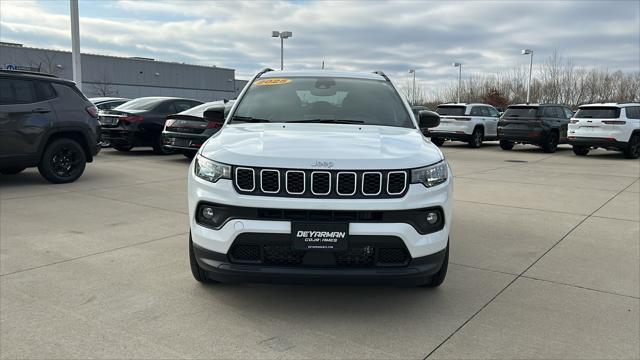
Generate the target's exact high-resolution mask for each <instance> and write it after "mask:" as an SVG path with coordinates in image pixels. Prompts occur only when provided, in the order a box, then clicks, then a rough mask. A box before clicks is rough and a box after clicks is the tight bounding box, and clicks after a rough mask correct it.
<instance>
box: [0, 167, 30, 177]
mask: <svg viewBox="0 0 640 360" xmlns="http://www.w3.org/2000/svg"><path fill="white" fill-rule="evenodd" d="M24 169H26V168H18V167H13V168H4V169H0V174H2V175H16V174H19V173H21V172H22V171H23V170H24Z"/></svg>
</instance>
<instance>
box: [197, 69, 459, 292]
mask: <svg viewBox="0 0 640 360" xmlns="http://www.w3.org/2000/svg"><path fill="white" fill-rule="evenodd" d="M223 114H224V109H223V108H222V107H221V108H220V109H218V108H210V109H209V110H208V111H207V112H205V114H204V116H205V118H207V120H209V121H217V122H224V125H223V126H222V128H221V130H220V131H219V132H217V133H216V134H215V135H213V136H212V137H211V138H210V139H209V140H208V141H207V142H206V143H205V144H204V145H203V146H202V148H201V149H200V150H199V151H198V154H197V155H196V157H195V159H194V161H193V162H192V164H191V166H190V168H189V175H188V176H189V180H188V184H189V189H188V196H189V219H190V227H191V235H190V239H189V255H190V260H191V269H192V272H193V276H194V277H195V279H196V280H198V281H201V282H216V281H223V282H227V281H246V282H272V281H287V282H291V281H309V280H312V281H331V282H336V281H337V282H342V281H347V282H350V281H355V282H374V283H379V282H383V281H391V282H394V283H405V284H409V285H424V286H431V287H433V286H438V285H440V284H441V283H442V281H443V280H444V278H445V275H446V272H447V264H448V259H449V229H450V227H451V216H452V214H451V212H452V201H453V198H452V191H453V184H452V181H453V179H452V176H451V170H450V168H449V166H448V164H447V162H446V161H445V159H444V156H443V154H442V152H441V151H440V150H439V149H438V148H437V147H436V146H434V145H433V144H432V143H430V142H429V141H428V140H427V139H426V138H425V137H424V136H422V133H421V128H426V127H430V126H437V124H438V122H439V117H438V115H437V114H436V113H434V112H430V111H422V112H420V113H419V119H416V118H415V117H414V116H413V114H412V112H411V108H410V107H409V104H408V103H407V102H406V100H404V99H402V98H401V96H400V95H399V94H398V92H397V90H396V88H395V87H394V86H393V84H392V83H391V81H390V80H389V79H388V78H387V76H386V75H384V74H383V73H381V72H378V73H372V74H363V73H350V72H335V71H326V70H323V71H300V72H297V71H295V72H294V71H292V72H289V71H286V72H282V71H272V70H270V69H265V70H263V71H261V72H259V73H258V74H257V75H256V76H255V77H254V78H253V79H252V80H251V81H250V82H249V84H248V85H247V86H246V87H245V89H244V90H243V91H242V93H241V94H240V96H239V97H238V100H237V101H236V103H235V104H234V106H233V107H232V109H231V110H230V112H229V114H228V116H227V117H226V119H224V115H223Z"/></svg>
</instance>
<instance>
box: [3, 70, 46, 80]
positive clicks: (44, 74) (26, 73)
mask: <svg viewBox="0 0 640 360" xmlns="http://www.w3.org/2000/svg"><path fill="white" fill-rule="evenodd" d="M0 72H3V73H5V74H25V75H38V76H46V77H52V78H58V77H57V76H55V75H53V74H47V73H43V72H37V71H26V70H7V69H0Z"/></svg>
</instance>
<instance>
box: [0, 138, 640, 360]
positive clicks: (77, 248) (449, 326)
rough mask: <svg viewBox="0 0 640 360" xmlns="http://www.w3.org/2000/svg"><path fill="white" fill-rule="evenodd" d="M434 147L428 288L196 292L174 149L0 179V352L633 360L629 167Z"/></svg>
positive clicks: (635, 284) (632, 171)
mask: <svg viewBox="0 0 640 360" xmlns="http://www.w3.org/2000/svg"><path fill="white" fill-rule="evenodd" d="M443 151H444V152H445V154H446V156H447V159H448V160H449V162H450V164H451V166H452V168H453V171H454V174H455V189H454V193H455V194H454V198H455V205H454V219H453V229H452V232H451V246H452V247H451V259H450V260H451V264H450V267H449V274H448V276H447V279H446V281H445V283H444V284H443V285H442V286H441V287H440V288H438V289H423V288H398V287H392V286H384V287H380V286H328V285H322V286H321V285H313V284H310V285H258V284H218V285H211V286H209V285H206V286H204V285H201V284H199V283H197V282H196V281H194V280H193V278H192V276H191V273H190V270H189V263H188V257H187V241H188V232H189V227H188V219H187V209H186V204H187V203H186V199H187V196H186V171H187V167H188V165H189V161H188V160H187V159H186V158H184V157H182V156H181V155H174V156H164V157H163V156H157V155H153V154H152V153H151V151H150V150H146V149H141V150H136V151H132V152H130V153H120V152H117V151H115V150H111V149H107V150H104V151H103V152H101V153H100V155H99V156H98V157H97V158H96V160H95V162H94V163H92V164H88V165H87V169H86V172H85V174H84V175H83V176H82V177H81V178H80V179H79V180H78V181H76V182H75V183H73V184H66V185H52V184H49V183H47V182H46V181H45V180H44V179H42V178H41V177H40V176H39V174H38V172H37V170H36V169H29V170H26V171H25V172H24V173H22V174H20V175H16V176H0V358H3V359H13V358H47V359H53V358H64V359H72V358H109V359H114V358H223V359H248V358H251V359H256V358H264V359H271V358H283V359H301V358H305V359H306V358H309V359H329V358H340V359H343V358H345V359H346V358H349V359H390V358H401V359H423V358H426V357H428V358H433V359H439V358H456V359H459V358H474V359H475V358H509V359H511V358H526V359H528V358H580V359H587V358H589V359H604V358H612V359H614V358H615V359H632V358H635V359H637V358H640V340H639V339H640V181H639V179H640V161H638V160H626V159H624V158H623V157H622V155H620V154H619V153H615V152H606V151H602V150H598V151H592V152H591V153H590V154H589V156H587V157H577V156H574V154H573V152H572V151H571V150H570V148H569V147H568V146H561V147H560V150H559V151H558V152H557V153H555V154H545V153H542V152H541V151H540V150H539V149H537V148H535V147H532V146H516V147H515V149H514V150H513V151H503V150H501V149H500V148H499V147H498V146H497V143H488V144H486V145H485V146H483V147H482V148H480V149H470V148H468V147H466V146H465V145H464V144H462V143H446V144H445V146H444V147H443Z"/></svg>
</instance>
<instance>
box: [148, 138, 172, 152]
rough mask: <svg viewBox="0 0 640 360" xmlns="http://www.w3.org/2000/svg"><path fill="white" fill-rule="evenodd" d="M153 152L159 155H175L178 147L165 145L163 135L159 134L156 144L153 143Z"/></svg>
mask: <svg viewBox="0 0 640 360" xmlns="http://www.w3.org/2000/svg"><path fill="white" fill-rule="evenodd" d="M153 152H154V154H157V155H173V154H175V153H176V149H171V148H167V147H164V142H163V141H162V135H159V136H158V138H157V139H156V141H155V144H153Z"/></svg>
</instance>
